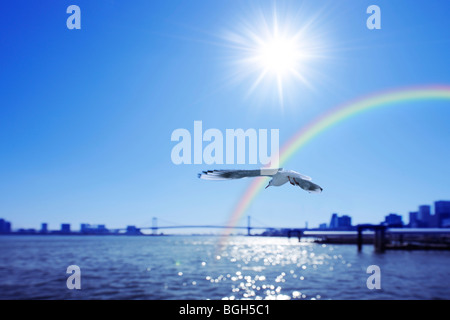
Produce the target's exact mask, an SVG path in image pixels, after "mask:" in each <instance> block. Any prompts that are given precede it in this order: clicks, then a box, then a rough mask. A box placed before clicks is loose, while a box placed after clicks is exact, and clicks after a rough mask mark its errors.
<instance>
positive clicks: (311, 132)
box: [220, 85, 450, 246]
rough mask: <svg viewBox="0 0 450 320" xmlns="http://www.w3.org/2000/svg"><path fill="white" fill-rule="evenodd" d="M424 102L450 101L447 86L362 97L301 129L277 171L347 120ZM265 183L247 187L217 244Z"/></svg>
mask: <svg viewBox="0 0 450 320" xmlns="http://www.w3.org/2000/svg"><path fill="white" fill-rule="evenodd" d="M423 100H450V85H433V86H420V87H408V88H400V89H398V88H397V89H394V90H389V91H383V92H378V93H375V94H371V95H368V96H364V97H362V98H359V99H356V100H353V101H350V102H348V103H345V104H343V105H340V106H338V107H336V108H333V109H331V110H330V111H328V112H326V113H324V114H323V115H321V116H319V117H318V118H316V119H315V120H314V121H312V122H310V123H309V124H308V125H306V126H305V127H303V128H301V129H300V130H299V131H297V132H296V133H295V134H294V135H293V136H292V137H291V138H290V139H289V140H288V141H287V142H286V143H285V144H284V145H283V146H282V147H281V149H280V157H279V164H280V167H283V165H284V164H285V163H286V162H287V161H288V160H289V159H290V158H291V157H292V156H293V155H294V154H295V153H296V152H297V151H299V150H300V149H301V148H302V147H303V146H305V145H306V144H307V143H308V142H310V141H311V140H313V139H314V138H315V137H317V136H318V135H319V134H321V133H322V132H324V131H326V130H328V129H330V128H332V127H333V126H335V125H337V124H339V123H340V122H342V121H345V120H346V119H349V118H351V117H353V116H356V115H358V114H360V113H362V112H365V111H369V110H372V109H376V108H381V107H385V106H394V105H397V104H400V103H405V102H417V101H423ZM265 182H266V180H265V179H264V178H257V179H253V181H252V183H251V184H250V186H249V187H248V188H247V190H246V191H245V192H244V194H243V195H242V197H241V198H240V199H239V201H238V202H237V205H236V206H235V208H234V210H233V212H232V214H231V217H230V218H229V221H228V224H227V226H228V228H227V229H225V230H226V232H225V233H224V234H223V236H222V239H221V241H220V243H221V245H222V246H223V244H224V241H225V239H226V237H227V236H228V235H229V233H230V232H231V230H232V228H233V227H235V226H236V225H237V224H238V222H239V220H240V219H241V218H242V217H243V215H244V213H245V212H246V211H247V209H248V208H249V206H250V204H251V203H252V202H253V201H254V199H255V198H256V196H257V195H258V194H259V192H260V191H261V190H262V189H263V188H264V186H265Z"/></svg>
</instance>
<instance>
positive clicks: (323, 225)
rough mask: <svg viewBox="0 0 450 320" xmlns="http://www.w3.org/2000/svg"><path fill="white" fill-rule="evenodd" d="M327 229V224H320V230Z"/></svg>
mask: <svg viewBox="0 0 450 320" xmlns="http://www.w3.org/2000/svg"><path fill="white" fill-rule="evenodd" d="M326 228H327V224H326V223H321V224H319V229H326Z"/></svg>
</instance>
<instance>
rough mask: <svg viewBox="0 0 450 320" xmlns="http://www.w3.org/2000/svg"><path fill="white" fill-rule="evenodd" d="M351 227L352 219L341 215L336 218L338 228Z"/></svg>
mask: <svg viewBox="0 0 450 320" xmlns="http://www.w3.org/2000/svg"><path fill="white" fill-rule="evenodd" d="M351 226H352V218H351V217H349V216H347V215H343V216H340V217H338V228H349V227H351Z"/></svg>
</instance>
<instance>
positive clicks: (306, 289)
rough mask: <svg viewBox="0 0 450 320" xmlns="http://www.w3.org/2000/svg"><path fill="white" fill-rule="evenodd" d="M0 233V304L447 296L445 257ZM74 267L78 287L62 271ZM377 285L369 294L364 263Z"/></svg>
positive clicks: (240, 242) (271, 243) (449, 258)
mask: <svg viewBox="0 0 450 320" xmlns="http://www.w3.org/2000/svg"><path fill="white" fill-rule="evenodd" d="M218 241H219V239H218V238H217V237H207V236H204V237H202V236H196V237H194V236H171V237H125V236H103V237H95V236H78V237H77V236H12V237H11V236H5V237H0V245H1V247H2V250H1V251H0V298H1V299H180V300H182V299H214V300H218V299H230V300H238V299H291V300H298V299H308V300H310V299H313V300H318V299H449V298H450V290H449V289H448V288H449V287H450V282H449V280H448V279H450V277H449V276H450V272H449V268H448V264H449V263H450V252H433V251H414V252H412V251H388V252H386V253H384V254H376V253H374V252H373V247H372V246H370V245H366V246H364V248H363V251H362V252H360V253H358V252H357V249H356V246H354V245H326V244H316V243H310V242H309V243H307V242H305V243H303V242H301V243H299V242H298V241H297V239H286V238H273V237H230V238H229V241H228V245H227V246H226V247H225V248H223V250H222V251H217V244H218ZM72 264H75V265H78V266H79V267H80V269H81V274H82V276H81V277H82V289H81V290H68V289H67V288H66V279H67V277H68V275H67V274H66V273H65V272H66V268H67V266H69V265H72ZM374 264H375V265H378V266H380V268H381V274H382V278H381V279H382V289H381V290H369V289H368V288H367V286H366V280H367V277H368V276H369V274H367V272H366V270H367V267H368V266H369V265H374Z"/></svg>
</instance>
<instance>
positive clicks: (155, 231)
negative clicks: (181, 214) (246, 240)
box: [116, 216, 274, 236]
mask: <svg viewBox="0 0 450 320" xmlns="http://www.w3.org/2000/svg"><path fill="white" fill-rule="evenodd" d="M251 220H252V219H251V217H250V216H248V217H247V226H226V225H218V224H217V225H215V224H207V225H178V224H172V225H170V224H169V225H162V226H160V225H158V218H153V219H152V225H151V226H146V227H139V228H136V230H151V231H152V234H154V235H156V234H158V231H159V230H164V229H240V230H242V229H243V230H247V235H249V236H250V235H251V232H252V230H267V229H274V228H271V227H268V226H252V225H251ZM166 223H167V222H166ZM116 230H117V231H122V230H126V231H130V229H129V227H128V228H127V229H116Z"/></svg>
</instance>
